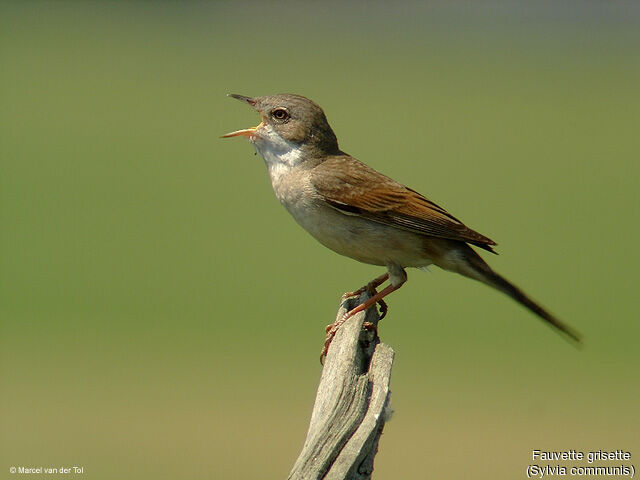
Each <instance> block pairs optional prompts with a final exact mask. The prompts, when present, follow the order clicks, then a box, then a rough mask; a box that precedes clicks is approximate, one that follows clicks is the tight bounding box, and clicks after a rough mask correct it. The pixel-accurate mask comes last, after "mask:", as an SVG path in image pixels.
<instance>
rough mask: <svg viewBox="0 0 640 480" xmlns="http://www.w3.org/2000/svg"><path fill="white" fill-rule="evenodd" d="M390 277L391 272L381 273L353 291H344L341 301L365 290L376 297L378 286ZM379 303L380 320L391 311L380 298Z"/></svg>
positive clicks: (357, 295) (358, 294)
mask: <svg viewBox="0 0 640 480" xmlns="http://www.w3.org/2000/svg"><path fill="white" fill-rule="evenodd" d="M388 279H389V273H385V274H383V275H380V276H379V277H376V278H374V279H373V280H371V281H370V282H369V283H367V284H366V285H365V286H363V287H360V288H359V289H358V290H355V291H353V292H346V293H344V294H343V295H342V297H341V299H340V301H341V302H344V301H345V300H346V299H348V298H351V297H359V296H360V295H361V294H363V293H364V292H368V293H369V295H370V296H371V297H374V296H376V295H377V294H378V290H376V288H377V287H379V286H380V285H382V284H383V283H384V282H386V281H387V280H388ZM377 303H378V305H380V318H379V320H382V319H383V318H384V317H385V316H386V315H387V312H388V311H389V306H388V305H387V303H386V302H385V301H384V300H382V299H380V300H378V302H377ZM343 323H344V322H343Z"/></svg>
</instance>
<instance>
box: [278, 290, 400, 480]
mask: <svg viewBox="0 0 640 480" xmlns="http://www.w3.org/2000/svg"><path fill="white" fill-rule="evenodd" d="M367 298H369V295H368V294H367V293H364V294H363V295H362V296H361V297H360V298H358V299H355V298H349V299H346V300H345V301H343V302H342V305H341V306H340V308H339V309H338V317H337V318H340V316H341V315H342V314H343V313H344V312H346V311H348V310H349V309H351V308H354V307H355V306H357V305H358V304H360V303H361V302H363V301H364V300H366V299H367ZM378 320H379V316H378V313H377V311H376V309H375V308H370V309H368V310H367V311H365V312H361V313H359V314H358V315H355V316H354V317H352V318H350V319H349V320H348V321H347V322H346V323H345V324H344V325H343V326H342V327H341V328H340V329H339V330H338V332H337V334H336V336H335V338H334V339H333V342H332V343H331V347H330V348H329V352H328V354H327V358H326V359H325V363H324V368H323V370H322V376H321V378H320V384H319V386H318V392H317V394H316V401H315V404H314V407H313V413H312V414H311V422H310V424H309V431H308V433H307V438H306V440H305V443H304V446H303V448H302V452H301V453H300V456H299V457H298V459H297V460H296V462H295V465H294V466H293V469H292V470H291V473H290V474H289V480H317V479H324V480H356V479H357V480H365V479H370V478H371V472H372V471H373V459H374V457H375V455H376V453H377V451H378V441H379V439H380V435H381V434H382V429H383V428H384V424H385V421H386V420H388V419H389V417H390V416H391V408H390V406H389V400H390V396H391V392H390V391H389V381H390V377H391V366H392V364H393V355H394V352H393V350H392V349H391V347H389V346H388V345H385V344H384V343H380V339H379V338H378V335H377V332H376V331H375V330H372V329H364V328H363V326H362V324H363V322H365V321H366V322H371V323H372V324H373V325H377V323H378Z"/></svg>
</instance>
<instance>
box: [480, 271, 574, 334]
mask: <svg viewBox="0 0 640 480" xmlns="http://www.w3.org/2000/svg"><path fill="white" fill-rule="evenodd" d="M484 274H485V277H486V280H488V281H485V283H487V284H488V285H491V286H492V287H495V288H497V289H498V290H500V291H501V292H503V293H506V294H507V295H509V296H510V297H511V298H513V299H514V300H515V301H516V302H518V303H520V304H521V305H523V306H525V307H526V308H528V309H529V310H531V311H532V312H533V313H535V314H536V315H538V316H539V317H540V318H542V319H543V320H544V321H546V322H547V323H548V324H549V325H551V326H552V327H553V328H555V329H556V331H558V332H559V333H561V334H563V335H564V336H566V337H568V338H569V339H571V340H572V341H574V342H575V343H576V344H578V345H580V344H582V336H581V335H580V334H579V333H578V332H577V331H576V330H574V329H573V328H572V327H570V326H569V325H567V324H566V323H564V322H562V321H560V320H558V319H557V318H556V317H555V316H554V315H552V314H550V313H549V312H548V311H546V310H545V309H544V308H542V307H541V306H540V305H538V304H537V303H536V302H534V301H533V300H532V299H531V298H529V297H528V296H527V295H526V294H525V293H524V292H523V291H522V290H520V289H519V288H518V287H516V286H515V285H514V284H512V283H511V282H509V281H508V280H507V279H505V278H504V277H502V276H500V275H498V274H497V273H496V272H494V271H493V270H491V271H490V272H484Z"/></svg>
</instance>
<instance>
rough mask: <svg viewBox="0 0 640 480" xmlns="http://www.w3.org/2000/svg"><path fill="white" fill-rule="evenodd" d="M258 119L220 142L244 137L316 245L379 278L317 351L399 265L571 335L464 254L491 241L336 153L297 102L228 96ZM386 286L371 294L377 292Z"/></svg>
mask: <svg viewBox="0 0 640 480" xmlns="http://www.w3.org/2000/svg"><path fill="white" fill-rule="evenodd" d="M229 96H231V97H233V98H235V99H238V100H240V101H242V102H244V103H246V104H248V105H250V106H251V107H253V108H254V109H255V110H256V111H257V112H258V113H259V114H260V116H261V117H262V121H261V122H260V124H259V125H258V126H257V127H253V128H247V129H244V130H237V131H235V132H232V133H228V134H226V135H224V136H223V138H227V137H238V136H243V137H247V138H248V139H249V141H250V142H251V143H252V144H253V145H254V147H255V148H256V150H257V152H258V153H259V154H260V155H261V156H262V158H264V161H265V163H266V165H267V169H268V171H269V177H270V178H271V184H272V186H273V190H274V192H275V194H276V197H278V200H279V201H280V203H282V205H284V207H285V208H286V209H287V210H288V211H289V213H290V214H291V215H292V216H293V218H294V219H295V220H296V221H297V222H298V223H299V224H300V225H301V226H302V227H303V228H304V229H305V230H307V231H308V232H309V233H310V234H311V235H312V236H313V237H315V238H316V240H318V241H319V242H320V243H321V244H323V245H324V246H326V247H328V248H330V249H331V250H333V251H334V252H337V253H339V254H341V255H345V256H347V257H351V258H353V259H355V260H358V261H360V262H364V263H369V264H372V265H380V266H384V267H386V268H387V273H385V274H384V275H381V276H380V277H378V278H376V279H374V280H373V281H371V282H369V283H368V284H367V285H366V286H364V287H362V288H361V289H359V290H356V291H355V292H350V293H349V294H348V295H351V294H353V295H355V294H359V293H362V292H363V291H365V290H369V291H370V292H371V295H372V296H371V298H369V299H368V300H367V301H366V302H364V303H362V304H361V305H359V306H357V307H355V308H354V309H352V310H350V311H349V312H347V313H346V314H345V315H344V316H343V317H342V318H341V319H339V320H337V321H336V322H335V323H334V324H332V325H329V326H328V327H327V339H326V342H325V346H324V348H323V355H324V354H326V352H327V349H328V347H329V344H330V342H331V339H332V338H333V336H334V335H335V332H336V331H337V330H338V328H339V327H340V325H342V324H343V323H344V322H345V321H346V320H347V319H348V318H349V317H351V316H352V315H354V314H356V313H358V312H360V311H362V310H365V309H367V308H369V307H371V306H373V305H375V304H376V303H380V305H381V307H382V310H383V314H384V313H385V312H386V304H385V303H384V301H383V300H382V299H383V298H384V297H386V296H387V295H389V294H390V293H391V292H394V291H395V290H397V289H399V288H400V287H401V286H402V285H403V284H404V283H405V282H406V281H407V273H406V271H405V268H406V267H418V268H420V267H427V266H429V265H432V264H433V265H437V266H438V267H440V268H443V269H444V270H448V271H451V272H455V273H459V274H461V275H464V276H465V277H469V278H472V279H474V280H479V281H480V282H483V283H485V284H487V285H489V286H491V287H493V288H496V289H497V290H500V291H501V292H503V293H506V294H507V295H508V296H510V297H511V298H513V299H514V300H516V301H517V302H519V303H521V304H522V305H524V306H525V307H526V308H528V309H529V310H531V311H532V312H533V313H535V314H536V315H538V316H539V317H540V318H542V319H543V320H545V321H546V322H547V323H548V324H549V325H551V326H552V327H554V328H555V329H556V330H557V331H558V332H560V333H562V334H564V335H565V336H567V337H568V338H570V339H572V340H573V341H575V342H577V343H580V341H581V339H580V335H579V334H578V333H577V332H576V331H575V330H573V329H572V328H571V327H569V326H568V325H566V324H564V323H562V322H561V321H560V320H558V319H557V318H556V317H554V316H553V315H552V314H550V313H549V312H548V311H546V310H545V309H544V308H542V307H541V306H540V305H538V304H537V303H536V302H534V301H533V300H532V299H531V298H529V297H528V296H527V295H526V294H525V293H524V292H523V291H522V290H520V289H519V288H518V287H516V286H515V285H513V284H512V283H510V282H509V281H507V280H506V279H504V278H503V277H501V276H500V275H498V274H497V273H496V272H494V271H493V270H492V269H491V267H489V265H487V263H486V262H485V261H484V260H483V259H482V258H481V257H480V255H478V254H477V253H476V251H475V250H474V249H473V248H472V247H471V246H474V247H478V248H481V249H483V250H486V251H488V252H492V253H495V252H494V250H493V248H492V247H493V246H495V245H496V243H495V242H494V241H493V240H491V239H489V238H487V237H485V236H484V235H481V234H480V233H478V232H476V231H474V230H471V229H470V228H469V227H467V226H466V225H464V224H463V223H462V222H461V221H460V220H458V219H457V218H456V217H454V216H453V215H451V214H450V213H448V212H447V211H446V210H445V209H444V208H442V207H440V206H438V205H436V204H435V203H433V202H432V201H430V200H428V199H427V198H426V197H424V196H423V195H421V194H420V193H418V192H416V191H415V190H412V189H410V188H408V187H405V186H404V185H402V184H400V183H398V182H396V181H395V180H393V179H391V178H389V177H387V176H385V175H383V174H381V173H379V172H377V171H376V170H374V169H373V168H371V167H369V166H367V165H365V164H364V163H362V162H360V161H359V160H356V159H355V158H353V157H352V156H350V155H348V154H346V153H344V152H343V151H341V150H340V148H339V147H338V140H337V139H336V135H335V134H334V133H333V130H332V129H331V127H330V126H329V123H328V122H327V118H326V116H325V114H324V112H323V110H322V108H320V106H318V105H317V104H316V103H315V102H313V101H311V100H309V99H308V98H305V97H303V96H301V95H293V94H279V95H268V96H264V97H254V98H250V97H245V96H243V95H236V94H230V95H229ZM387 279H388V280H389V285H388V286H387V287H385V288H384V289H383V290H381V291H380V292H377V290H376V288H377V287H379V286H380V285H381V284H383V283H384V282H385V281H386V280H387Z"/></svg>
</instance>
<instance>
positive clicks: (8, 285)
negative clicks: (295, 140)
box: [0, 2, 640, 480]
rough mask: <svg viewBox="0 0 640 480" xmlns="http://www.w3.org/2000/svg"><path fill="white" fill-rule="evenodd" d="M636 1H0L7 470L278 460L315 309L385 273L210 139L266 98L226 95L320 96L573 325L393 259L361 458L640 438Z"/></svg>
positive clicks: (313, 354)
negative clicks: (381, 396)
mask: <svg viewBox="0 0 640 480" xmlns="http://www.w3.org/2000/svg"><path fill="white" fill-rule="evenodd" d="M639 28H640V13H639V12H638V8H637V6H635V5H634V4H633V3H632V2H628V3H623V2H611V3H607V4H599V3H584V4H583V3H581V2H569V4H563V6H560V5H555V6H554V4H553V3H548V4H539V3H537V2H530V3H527V2H524V3H522V2H521V3H518V4H513V5H511V6H504V5H503V6H499V5H498V4H486V5H484V6H478V5H477V4H467V3H444V2H443V3H429V4H424V5H417V4H413V3H405V4H398V3H396V4H394V6H391V5H388V6H385V4H383V3H366V4H365V3H362V4H360V3H350V4H349V5H348V6H345V5H340V4H339V3H335V4H329V5H327V4H324V5H323V6H320V5H319V4H318V5H317V6H314V4H300V3H293V2H291V3H268V2H266V3H264V4H262V3H257V2H256V3H245V2H233V3H231V2H229V3H223V2H219V3H195V2H194V3H178V2H176V3H164V2H140V3H130V2H127V3H125V2H122V3H119V2H103V3H101V2H87V3H80V2H60V3H55V2H47V3H44V2H42V3H40V2H14V3H4V4H2V6H1V7H0V32H1V33H0V35H1V38H0V55H1V57H0V60H1V64H0V65H1V70H2V74H1V75H0V95H1V99H0V100H1V101H0V136H1V137H0V157H1V159H0V225H1V226H0V316H1V319H0V328H1V330H0V362H1V363H0V375H1V377H0V385H2V387H1V395H0V408H1V410H0V421H1V424H0V432H1V433H0V472H2V473H0V476H2V478H5V477H4V476H6V478H19V475H11V474H10V473H9V468H10V467H11V466H20V465H22V466H45V467H46V466H51V467H58V466H74V465H75V466H81V467H84V473H83V474H81V475H70V476H69V477H68V478H76V479H81V478H87V479H105V480H106V479H109V480H110V479H114V478H131V479H137V480H140V479H147V478H148V479H176V478H190V479H197V478H203V479H204V478H215V479H247V478H261V479H276V478H285V477H286V475H287V473H288V471H289V469H290V467H291V466H292V464H293V461H294V459H295V457H296V456H297V454H298V452H299V450H300V448H301V446H302V442H303V440H304V435H305V433H306V427H307V422H308V419H309V414H310V411H311V406H312V402H313V398H314V394H315V387H316V384H317V381H318V379H319V375H320V365H319V363H318V355H319V350H320V347H321V345H322V342H323V339H324V325H325V324H327V323H329V322H331V321H332V320H333V317H334V315H335V311H336V308H337V305H338V300H339V297H340V295H341V293H342V292H344V291H347V290H351V289H354V288H357V287H359V286H360V285H362V284H363V283H365V282H367V281H368V280H370V279H371V278H373V277H374V276H377V275H379V274H380V273H382V270H381V269H379V268H376V267H372V266H367V265H361V264H358V263H357V262H355V261H352V260H350V259H346V258H342V257H339V256H337V255H336V254H334V253H332V252H330V251H328V250H326V249H324V248H323V247H321V246H320V245H319V244H317V243H316V242H315V241H314V240H313V239H312V238H311V237H310V236H308V235H307V234H306V232H304V231H303V230H302V229H301V228H300V227H298V226H297V225H296V224H295V222H293V221H292V219H291V218H289V216H288V214H287V213H286V211H285V210H284V209H283V208H282V207H281V206H280V205H279V204H278V202H277V200H276V199H275V197H274V195H273V193H272V191H271V187H270V184H269V181H268V178H267V175H266V172H265V167H264V165H263V162H262V159H261V158H260V157H256V156H254V155H253V149H252V147H251V146H250V145H249V144H248V143H247V142H245V141H241V140H239V139H233V140H221V139H220V138H219V136H220V135H222V134H224V133H226V132H229V131H231V130H235V129H238V128H246V127H250V126H253V125H256V124H257V122H258V121H259V119H258V116H257V115H256V114H255V113H254V112H252V111H251V110H250V109H248V108H247V107H246V106H244V105H242V104H240V103H238V102H236V101H234V100H232V99H229V98H227V97H226V96H225V95H226V94H227V93H229V92H233V93H240V94H245V95H250V96H254V95H264V94H270V93H278V92H295V93H300V94H303V95H306V96H308V97H310V98H312V99H314V100H316V101H317V102H318V103H319V104H320V105H322V106H323V108H324V109H325V111H326V113H327V116H328V118H329V121H330V122H331V125H332V126H333V128H334V130H335V132H336V134H337V135H338V138H339V140H340V145H341V148H342V149H343V150H345V151H346V152H349V153H350V154H352V155H354V156H355V157H357V158H359V159H361V160H363V161H365V162H367V163H368V164H370V165H372V166H373V167H375V168H377V169H379V170H381V171H382V172H384V173H387V174H389V175H391V176H393V177H394V178H396V179H398V180H399V181H402V182H404V183H407V184H408V185H409V186H411V187H412V188H414V189H416V190H418V191H420V192H422V193H424V194H425V195H427V196H428V197H429V198H431V199H432V200H434V201H435V202H437V203H439V204H441V205H443V206H444V207H445V208H447V209H448V210H449V211H450V212H451V213H453V214H454V215H456V216H458V217H459V218H461V219H462V220H463V221H464V222H465V223H467V224H468V225H469V226H470V227H472V228H474V229H476V230H478V231H480V232H481V233H483V234H486V235H488V236H489V237H491V238H493V239H495V240H496V241H497V242H498V243H499V246H498V251H499V252H500V256H498V257H493V256H490V257H491V258H488V260H489V261H491V264H492V265H493V266H494V267H495V268H496V270H498V271H499V272H501V273H502V274H504V275H505V276H506V277H507V278H509V279H511V280H513V281H514V282H515V283H516V284H518V285H520V286H522V287H523V289H525V290H526V291H527V292H529V293H530V294H531V295H532V296H533V297H534V298H536V299H538V300H540V301H541V303H542V304H544V305H545V306H547V307H548V308H549V309H550V310H551V311H553V312H555V313H556V314H557V315H558V316H559V317H560V318H562V319H564V320H565V321H566V322H568V323H570V324H571V325H573V326H574V327H575V328H577V329H578V330H580V331H581V332H582V333H583V334H584V337H585V348H584V349H583V351H577V350H576V349H574V348H572V347H571V346H570V345H569V344H567V343H566V342H564V341H563V340H562V339H561V338H560V337H559V336H557V335H556V334H555V333H554V332H553V331H551V330H550V329H549V328H547V327H546V326H544V325H543V324H542V322H540V321H539V320H537V319H536V318H535V317H534V316H532V315H531V314H530V313H529V312H527V311H525V310H524V309H522V308H521V307H519V306H518V305H516V304H515V303H514V302H512V301H511V300H509V299H507V298H506V297H504V296H503V295H501V294H500V293H496V292H494V291H491V290H490V289H488V288H487V287H485V286H483V285H480V284H477V283H474V282H472V281H470V280H467V279H464V278H461V277H457V276H455V275H452V274H448V273H445V272H442V271H439V270H438V269H434V270H433V273H431V274H424V273H422V272H419V271H417V270H412V271H409V282H408V283H407V285H406V286H404V287H403V288H402V289H401V290H400V291H399V292H397V293H395V294H393V296H391V297H390V298H389V304H390V312H389V315H388V317H387V318H386V319H385V320H384V321H383V323H382V324H381V327H380V334H381V336H382V338H383V340H384V341H386V342H387V343H389V344H390V345H392V346H393V347H394V349H395V350H396V352H397V357H396V363H395V365H394V371H393V377H392V391H393V396H392V404H393V407H394V409H395V414H394V417H393V419H392V420H391V422H390V423H388V424H387V427H386V429H385V433H384V435H383V438H382V440H381V443H380V453H379V455H378V457H377V459H376V472H375V478H478V479H496V478H498V479H515V478H525V476H524V475H525V468H526V466H527V465H528V464H531V463H533V462H532V461H531V450H533V449H543V450H558V449H561V450H567V449H582V450H597V449H604V450H614V449H617V448H621V449H625V450H628V451H631V452H632V455H634V457H632V460H633V459H634V458H637V457H635V456H637V455H640V448H639V447H640V437H639V435H638V430H639V429H640V411H639V409H638V396H639V393H640V382H639V381H638V379H639V378H640V353H639V351H638V336H639V334H640V323H639V322H638V267H639V266H640V265H639V264H640V262H639V254H638V247H637V244H638V236H639V234H640V226H639V223H638V218H639V214H640V197H639V193H638V183H639V180H640V166H639V162H638V151H639V150H640V135H638V132H639V118H640V99H639V95H638V85H640V55H639V53H640V49H639V47H640V37H639V36H638V31H639ZM486 257H488V256H487V255H485V258H486ZM630 463H634V462H633V461H632V462H630ZM43 477H44V478H47V475H44V474H43V475H41V476H40V477H39V478H43ZM56 478H61V477H60V476H57V477H56ZM65 478H67V477H65Z"/></svg>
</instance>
